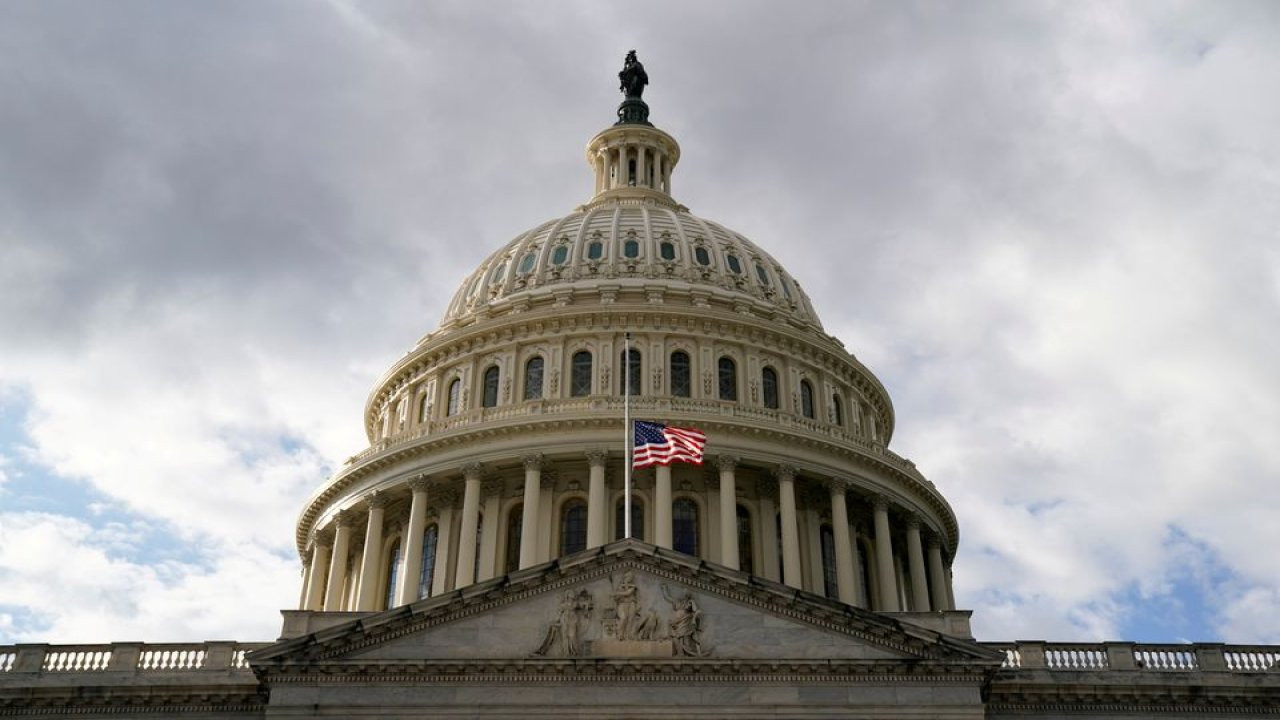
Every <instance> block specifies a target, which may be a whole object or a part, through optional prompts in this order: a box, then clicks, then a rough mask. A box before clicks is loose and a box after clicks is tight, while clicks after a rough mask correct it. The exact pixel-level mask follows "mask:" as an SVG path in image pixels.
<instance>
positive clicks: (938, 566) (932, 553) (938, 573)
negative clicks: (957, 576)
mask: <svg viewBox="0 0 1280 720" xmlns="http://www.w3.org/2000/svg"><path fill="white" fill-rule="evenodd" d="M945 572H946V571H945V570H943V568H942V546H941V545H939V544H938V541H937V540H930V541H929V589H930V591H932V600H933V609H934V610H952V609H953V608H952V607H951V606H950V605H949V604H948V603H947V581H946V580H945V579H943V578H944V577H945Z"/></svg>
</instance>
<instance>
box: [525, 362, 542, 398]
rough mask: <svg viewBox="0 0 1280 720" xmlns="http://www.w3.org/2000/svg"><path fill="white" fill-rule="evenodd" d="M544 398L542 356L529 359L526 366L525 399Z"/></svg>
mask: <svg viewBox="0 0 1280 720" xmlns="http://www.w3.org/2000/svg"><path fill="white" fill-rule="evenodd" d="M540 397H542V356H541V355H538V356H536V357H531V358H529V362H527V363H525V364H524V399H525V400H537V399H538V398H540Z"/></svg>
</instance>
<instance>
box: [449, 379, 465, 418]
mask: <svg viewBox="0 0 1280 720" xmlns="http://www.w3.org/2000/svg"><path fill="white" fill-rule="evenodd" d="M461 402H462V380H459V379H458V378H454V379H453V382H451V383H449V406H448V407H447V408H446V410H447V411H448V412H447V413H446V414H447V415H457V414H458V411H459V410H461V409H462V407H461Z"/></svg>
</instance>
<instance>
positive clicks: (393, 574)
mask: <svg viewBox="0 0 1280 720" xmlns="http://www.w3.org/2000/svg"><path fill="white" fill-rule="evenodd" d="M399 576H400V543H398V542H397V543H396V544H395V545H392V546H391V552H389V553H387V596H386V598H385V602H384V604H383V607H386V608H393V607H395V606H396V580H397V579H398V578H399Z"/></svg>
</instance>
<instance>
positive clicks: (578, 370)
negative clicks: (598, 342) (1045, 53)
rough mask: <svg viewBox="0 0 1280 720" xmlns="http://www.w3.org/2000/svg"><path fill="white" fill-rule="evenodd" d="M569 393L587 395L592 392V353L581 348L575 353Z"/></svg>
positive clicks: (578, 395) (575, 395)
mask: <svg viewBox="0 0 1280 720" xmlns="http://www.w3.org/2000/svg"><path fill="white" fill-rule="evenodd" d="M569 394H570V395H572V396H573V397H586V396H587V395H590V394H591V353H589V352H587V351H586V350H580V351H578V352H576V353H574V354H573V361H572V367H571V368H570V373H569Z"/></svg>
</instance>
